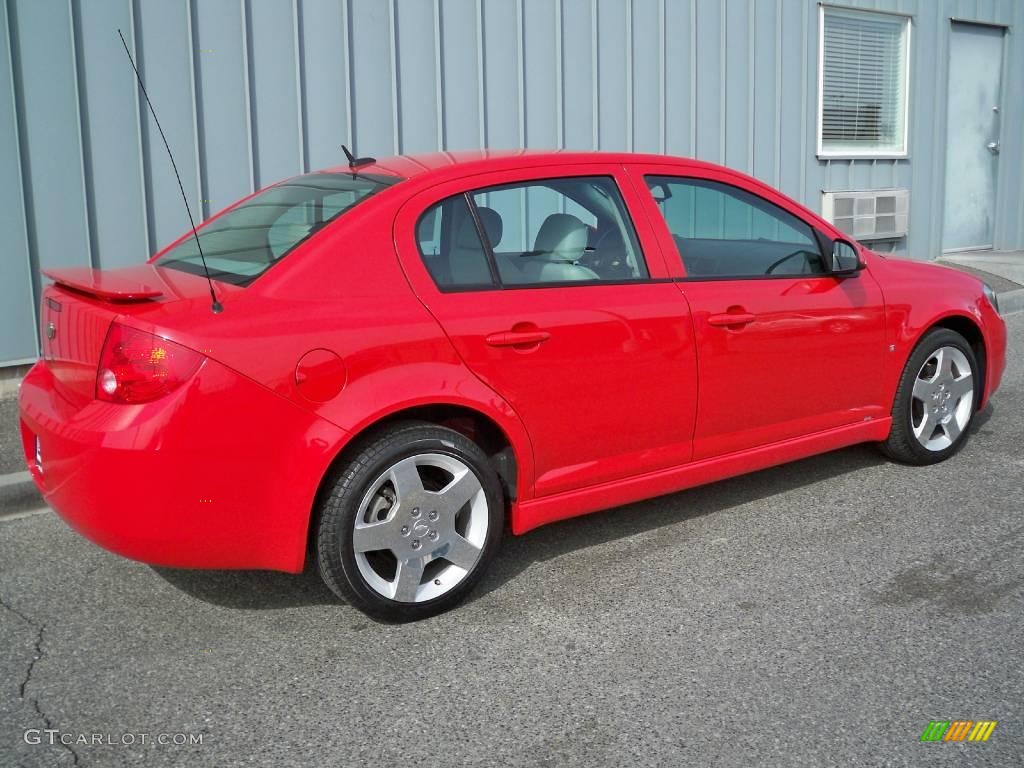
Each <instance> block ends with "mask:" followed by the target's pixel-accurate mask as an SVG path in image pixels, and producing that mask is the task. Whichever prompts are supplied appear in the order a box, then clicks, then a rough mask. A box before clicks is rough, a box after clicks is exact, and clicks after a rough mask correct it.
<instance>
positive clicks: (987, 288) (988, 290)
mask: <svg viewBox="0 0 1024 768" xmlns="http://www.w3.org/2000/svg"><path fill="white" fill-rule="evenodd" d="M981 289H982V290H983V291H984V292H985V298H986V299H988V302H989V304H991V305H992V306H993V307H995V310H996V312H998V311H999V297H998V296H997V295H996V292H995V291H993V290H992V286H991V285H989V284H988V283H982V284H981Z"/></svg>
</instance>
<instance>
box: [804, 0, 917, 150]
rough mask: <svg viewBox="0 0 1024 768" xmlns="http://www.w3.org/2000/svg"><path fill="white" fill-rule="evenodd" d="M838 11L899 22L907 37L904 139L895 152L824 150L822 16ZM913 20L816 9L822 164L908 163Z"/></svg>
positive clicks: (835, 8) (846, 9) (843, 8)
mask: <svg viewBox="0 0 1024 768" xmlns="http://www.w3.org/2000/svg"><path fill="white" fill-rule="evenodd" d="M829 11H839V12H840V13H841V14H843V15H854V16H868V17H870V16H888V17H895V18H898V19H901V20H902V23H903V34H904V35H905V36H906V44H905V45H904V49H905V50H904V57H905V60H904V66H903V105H902V106H903V135H902V136H901V137H900V139H901V142H900V146H899V147H898V148H896V149H865V150H863V151H857V150H851V149H829V148H828V147H827V146H825V141H824V136H823V129H824V122H825V14H826V13H828V12H829ZM913 22H914V16H913V14H909V13H900V12H898V11H887V10H876V9H873V8H855V7H852V6H847V5H837V4H833V3H819V5H818V114H817V116H816V118H817V127H818V137H817V157H818V158H820V159H822V160H907V159H909V158H910V68H911V64H912V62H913V56H912V50H911V42H912V40H911V38H912V33H913V26H914V23H913Z"/></svg>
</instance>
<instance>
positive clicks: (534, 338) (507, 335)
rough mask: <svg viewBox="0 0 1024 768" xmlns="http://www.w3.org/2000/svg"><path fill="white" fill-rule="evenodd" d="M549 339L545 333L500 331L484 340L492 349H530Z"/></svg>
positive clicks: (549, 335)
mask: <svg viewBox="0 0 1024 768" xmlns="http://www.w3.org/2000/svg"><path fill="white" fill-rule="evenodd" d="M550 338H551V334H550V333H548V332H547V331H500V332H499V333H492V334H491V335H490V336H488V337H487V338H486V339H484V340H485V341H486V342H487V343H488V344H490V345H491V346H492V347H532V346H536V345H537V344H540V343H541V342H544V341H547V340H548V339H550Z"/></svg>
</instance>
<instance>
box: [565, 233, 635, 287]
mask: <svg viewBox="0 0 1024 768" xmlns="http://www.w3.org/2000/svg"><path fill="white" fill-rule="evenodd" d="M618 234H619V232H618V231H617V230H615V229H612V228H609V229H606V230H605V232H604V234H603V235H601V236H600V237H598V238H597V242H595V243H594V244H593V245H592V246H589V247H587V248H584V249H583V255H582V256H580V258H579V259H578V260H577V261H576V263H577V264H579V265H580V266H583V267H587V268H588V269H591V270H593V271H594V272H597V273H598V274H601V275H605V276H606V277H607V276H608V274H607V273H610V272H616V271H621V270H622V269H623V267H625V266H626V265H625V264H624V263H623V257H624V256H625V249H623V252H622V253H621V254H618V253H615V254H608V253H602V248H603V246H604V245H605V244H606V241H607V240H608V239H609V238H610V237H611V236H612V235H618Z"/></svg>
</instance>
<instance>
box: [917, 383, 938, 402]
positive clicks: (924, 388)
mask: <svg viewBox="0 0 1024 768" xmlns="http://www.w3.org/2000/svg"><path fill="white" fill-rule="evenodd" d="M934 392H935V385H934V384H933V383H932V382H930V381H928V380H926V379H917V380H916V381H915V382H914V397H916V398H917V399H918V400H920V401H921V402H927V401H928V400H930V399H931V396H932V394H933V393H934Z"/></svg>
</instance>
